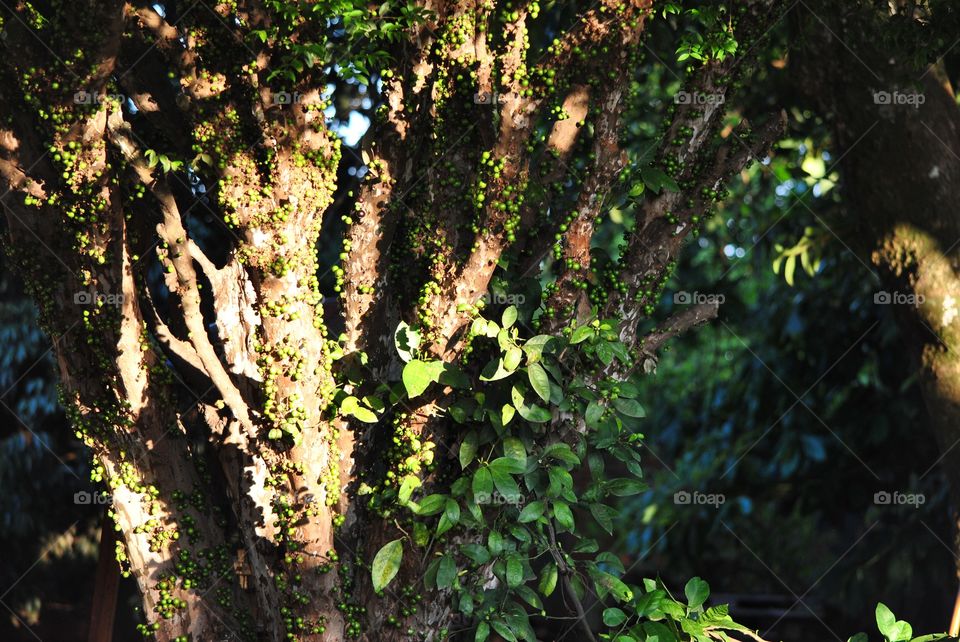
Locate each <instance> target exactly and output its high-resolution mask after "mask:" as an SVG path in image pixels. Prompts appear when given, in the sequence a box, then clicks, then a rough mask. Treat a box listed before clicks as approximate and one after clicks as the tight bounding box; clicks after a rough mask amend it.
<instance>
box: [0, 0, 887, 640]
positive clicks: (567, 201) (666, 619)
mask: <svg viewBox="0 0 960 642" xmlns="http://www.w3.org/2000/svg"><path fill="white" fill-rule="evenodd" d="M781 4H782V3H780V2H778V1H777V0H755V1H751V2H742V3H736V4H732V5H729V6H728V5H722V4H717V5H711V6H709V7H688V6H686V5H685V4H684V5H683V6H681V4H680V3H654V2H652V1H651V0H630V1H628V2H614V1H612V0H602V1H601V2H599V3H595V4H594V5H590V6H587V5H584V4H582V3H576V2H570V3H563V2H546V1H544V2H537V1H530V2H527V1H520V0H507V1H502V2H501V1H494V0H478V1H470V2H446V1H444V0H428V1H426V2H391V1H388V2H383V3H379V4H377V3H367V2H356V1H346V0H341V1H334V0H319V1H302V2H295V1H292V0H230V1H224V2H212V3H209V4H208V3H206V2H203V1H201V2H198V3H194V4H192V5H188V4H187V3H183V2H166V3H146V2H121V1H119V0H97V1H95V2H94V1H93V0H74V1H73V2H64V1H63V0H35V1H32V2H28V1H26V0H17V1H15V2H5V3H3V12H2V13H0V20H2V23H0V29H2V35H3V38H2V40H0V49H2V51H3V63H2V64H0V81H2V83H3V87H4V90H3V92H2V93H0V110H2V111H0V113H2V118H3V120H2V124H0V186H2V188H3V190H4V192H5V195H4V197H3V199H2V202H3V209H4V212H5V215H6V219H7V222H8V232H9V234H8V236H9V242H8V243H7V245H6V247H7V250H8V251H9V253H10V254H11V255H12V257H13V258H14V259H15V261H16V263H17V264H18V266H19V268H20V270H21V273H22V274H23V275H24V277H25V279H26V281H27V284H28V287H29V289H30V291H31V294H32V296H33V297H34V299H35V300H36V302H37V304H38V306H39V308H40V310H41V316H42V320H43V323H44V327H45V329H46V331H47V332H48V333H49V335H50V336H51V338H52V339H53V341H54V346H55V350H56V355H57V359H58V363H59V366H60V373H61V377H62V391H61V397H62V403H63V404H64V406H65V407H66V408H68V411H69V413H70V418H71V420H72V422H73V425H74V426H75V430H76V435H77V437H78V438H79V439H81V440H83V442H84V443H85V444H86V445H87V446H89V448H90V451H91V453H92V455H93V457H94V476H95V478H96V480H97V481H102V482H104V483H105V484H106V485H107V486H108V488H109V489H110V492H111V494H112V508H111V511H110V517H111V519H112V520H113V523H114V525H115V528H116V529H117V530H118V531H119V532H120V533H121V534H122V540H123V542H122V544H121V545H119V546H118V549H117V559H118V561H119V562H120V564H121V565H122V567H123V569H124V572H125V573H130V574H132V575H133V576H134V577H135V578H136V580H137V582H138V585H139V588H140V590H141V592H142V595H143V602H144V613H145V616H146V621H145V622H144V623H143V624H142V625H141V629H142V632H143V633H144V634H145V635H147V636H153V637H154V638H155V639H157V640H177V641H179V640H220V639H234V638H239V639H270V640H280V639H287V640H295V639H298V640H342V639H345V638H359V639H363V640H440V639H453V638H456V637H459V636H462V635H466V636H468V638H467V639H469V638H470V637H471V636H472V639H475V640H478V641H482V640H485V639H487V638H488V637H489V636H491V635H492V634H493V633H496V634H497V635H499V636H500V637H501V638H503V639H505V640H519V639H523V640H528V641H532V640H534V634H533V631H532V628H531V624H530V621H529V618H530V616H531V614H532V615H534V616H535V615H537V614H539V613H542V612H543V611H544V609H545V606H544V604H543V600H544V599H545V598H547V597H549V596H551V594H553V593H554V592H556V591H560V592H561V593H562V594H563V596H564V598H565V599H566V600H568V601H569V603H571V604H572V607H571V608H572V609H573V610H574V611H575V616H574V617H573V618H572V620H571V621H573V622H576V621H579V622H580V624H579V625H578V626H580V627H581V628H580V629H579V631H578V633H577V635H582V636H586V637H587V638H588V639H604V640H616V641H618V642H627V641H629V640H661V641H662V640H680V639H683V640H688V639H695V640H725V639H730V637H729V635H730V634H737V635H740V636H746V637H748V638H752V639H759V638H758V637H757V635H756V634H755V633H753V632H751V631H750V630H749V629H747V628H745V627H743V626H741V625H739V624H736V623H735V622H734V620H733V619H732V618H731V617H730V615H729V614H728V613H727V611H726V609H725V607H722V606H709V607H708V606H707V604H706V600H707V598H708V595H709V589H708V587H707V585H706V583H705V582H703V581H702V580H700V579H697V578H694V579H692V580H690V582H688V583H687V584H686V586H685V587H684V597H683V598H682V599H681V598H679V597H677V596H676V595H675V594H674V592H672V590H671V589H670V588H669V587H667V586H665V585H664V584H663V583H662V582H661V581H659V580H657V579H647V580H644V581H643V583H642V584H633V583H631V582H629V581H628V580H627V579H625V578H624V570H625V569H624V568H623V565H622V562H621V560H620V559H619V557H618V556H616V555H614V554H611V553H609V552H602V551H601V545H600V543H599V542H598V541H597V540H596V539H594V538H593V537H591V532H596V527H599V529H600V530H601V531H607V532H610V531H611V530H612V528H613V526H614V523H615V519H616V513H615V511H614V510H613V509H612V508H611V507H610V506H609V505H608V504H607V502H606V500H608V499H609V498H610V497H620V496H625V495H629V494H633V493H636V492H639V491H640V490H641V489H642V488H643V482H642V481H641V479H642V468H641V456H640V452H639V450H638V447H639V444H640V443H641V442H642V439H643V435H642V431H643V430H648V429H651V428H647V427H645V426H644V422H643V408H642V407H641V406H640V405H639V403H638V402H637V401H636V397H637V394H638V390H639V388H640V387H641V386H643V385H644V377H645V374H646V373H649V372H651V371H652V370H654V369H655V368H656V362H657V353H658V351H659V350H660V349H661V348H662V346H663V345H664V343H665V342H667V341H668V340H669V339H671V338H672V337H674V336H676V335H678V334H679V333H681V332H684V331H686V330H688V329H690V328H692V327H694V326H696V325H697V324H700V323H704V322H706V321H708V320H709V319H711V318H712V317H713V316H714V315H715V314H716V304H715V303H707V304H698V305H694V306H690V307H688V308H685V309H684V310H682V311H681V312H680V313H679V314H678V315H676V316H674V317H671V318H668V319H666V320H658V319H657V317H656V313H657V312H658V307H657V302H658V300H659V297H660V295H661V293H662V289H663V287H664V283H665V281H666V279H667V278H668V276H669V275H670V273H671V271H672V270H673V268H674V267H675V259H676V257H677V255H678V253H679V252H680V251H681V247H682V244H683V242H684V241H685V240H686V239H687V238H689V237H691V236H694V237H695V236H696V235H697V234H698V233H699V230H700V229H701V226H702V225H703V224H704V222H705V221H706V220H707V219H708V217H709V216H710V214H711V208H712V206H713V205H714V204H715V203H716V202H718V201H719V200H721V199H723V198H724V196H725V191H724V188H723V183H724V181H725V180H726V179H727V178H728V177H730V176H732V175H735V174H736V173H738V172H739V171H740V170H742V169H743V168H744V167H745V166H746V165H747V164H748V163H750V162H752V161H754V160H755V159H756V158H758V157H762V156H764V155H765V154H766V153H767V150H768V148H769V147H770V145H771V143H772V141H773V140H774V139H775V138H776V136H777V135H778V133H779V130H780V128H781V118H780V116H779V115H777V114H776V113H772V114H769V115H767V116H765V117H761V118H760V119H759V120H758V122H757V124H756V126H752V125H751V124H750V123H748V122H747V120H746V118H744V117H743V114H742V113H739V111H738V108H737V107H736V102H735V100H736V93H737V89H738V88H739V87H740V86H741V85H742V83H743V82H744V80H745V79H747V78H749V75H750V74H751V73H752V70H753V68H754V63H755V62H756V60H755V58H756V56H757V55H758V52H760V51H762V47H757V46H756V45H757V44H758V42H759V40H760V39H761V38H763V36H764V34H765V33H767V31H768V29H769V28H770V27H771V25H772V24H773V21H774V20H775V19H776V18H777V17H778V16H779V13H780V12H781V11H782V10H783V7H782V6H781ZM658 25H659V26H658ZM654 29H659V33H660V34H661V37H667V38H669V39H670V40H671V45H670V46H671V47H672V48H674V49H675V50H676V51H675V52H670V51H667V53H666V54H665V55H667V56H674V58H675V59H676V60H677V61H678V62H679V64H680V68H681V71H682V72H683V73H685V75H684V77H682V78H681V77H679V76H678V77H677V78H676V80H674V79H672V78H669V77H664V75H663V73H662V72H663V71H664V70H665V69H668V65H666V63H662V62H660V61H659V60H653V61H651V60H648V59H647V58H648V52H650V51H653V49H652V48H651V45H650V42H648V40H649V39H650V33H651V31H652V30H654ZM664 34H666V35H664ZM670 73H673V72H672V71H671V72H670ZM661 84H663V85H667V86H670V88H671V91H675V92H676V99H675V100H674V101H673V102H672V103H671V104H651V103H650V101H649V100H648V94H647V92H648V90H649V89H650V88H651V87H654V86H656V87H659V86H660V85H661ZM351 100H353V101H355V102H353V103H351V102H350V101H351ZM341 101H346V102H347V103H348V104H351V105H353V106H354V107H356V106H357V105H362V104H364V103H369V104H368V105H367V106H366V107H363V108H362V109H365V110H366V111H367V113H369V114H370V115H371V117H372V119H373V123H372V125H371V128H370V131H369V132H368V133H367V134H366V136H365V138H364V142H363V144H362V150H361V151H360V157H361V158H362V163H360V164H355V163H352V162H351V161H350V158H349V156H350V154H347V153H346V152H347V151H349V152H350V153H352V152H353V150H352V149H349V148H348V147H346V146H345V145H344V143H343V141H342V139H341V136H340V135H339V133H338V128H337V127H336V126H335V117H336V116H337V115H338V114H339V115H342V112H343V104H341ZM358 108H359V107H358ZM347 168H349V170H350V171H347ZM341 230H342V233H341ZM331 239H334V240H335V242H336V243H337V244H339V248H338V249H339V252H338V253H337V254H338V260H336V261H335V262H333V263H328V262H322V261H321V259H320V256H321V253H320V252H318V248H321V249H322V248H329V247H330V246H331V244H332V243H331ZM601 239H607V240H609V239H613V241H612V242H604V243H601ZM611 248H612V249H611ZM330 273H332V274H333V279H331V280H330V282H331V287H330V288H329V289H328V290H327V291H326V292H324V290H323V288H322V284H323V283H326V282H327V275H328V274H330ZM325 295H326V296H325ZM334 328H336V329H335V330H334ZM597 603H603V606H604V608H603V609H602V621H603V625H604V628H603V630H602V631H600V632H597V633H595V632H593V631H592V630H591V629H590V628H589V627H588V626H587V621H586V619H585V616H586V614H587V611H588V610H589V609H591V608H592V605H593V604H597ZM891 639H892V638H891Z"/></svg>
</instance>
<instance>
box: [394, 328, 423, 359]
mask: <svg viewBox="0 0 960 642" xmlns="http://www.w3.org/2000/svg"><path fill="white" fill-rule="evenodd" d="M393 342H394V345H396V346H397V353H398V354H399V355H400V359H401V360H403V362H404V363H406V362H408V361H410V360H411V359H413V355H414V353H415V352H416V351H417V348H419V347H420V333H418V332H417V331H416V330H414V329H413V328H411V327H410V326H409V325H407V324H406V323H405V322H404V321H401V322H400V325H398V326H397V331H396V332H394V334H393Z"/></svg>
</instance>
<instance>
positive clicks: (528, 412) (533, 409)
mask: <svg viewBox="0 0 960 642" xmlns="http://www.w3.org/2000/svg"><path fill="white" fill-rule="evenodd" d="M517 412H519V413H520V416H521V417H523V418H524V419H526V420H527V421H529V422H530V423H532V424H542V423H546V422H548V421H550V419H551V418H552V417H553V415H551V414H550V411H549V410H547V409H546V408H544V407H543V406H538V405H537V404H529V405H526V404H524V405H523V406H518V407H517Z"/></svg>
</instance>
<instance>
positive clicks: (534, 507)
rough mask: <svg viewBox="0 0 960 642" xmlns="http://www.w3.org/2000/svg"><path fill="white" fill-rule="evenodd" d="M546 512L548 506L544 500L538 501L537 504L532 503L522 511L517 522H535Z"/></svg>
mask: <svg viewBox="0 0 960 642" xmlns="http://www.w3.org/2000/svg"><path fill="white" fill-rule="evenodd" d="M544 510H546V504H545V503H544V502H543V501H542V500H539V499H538V500H537V501H535V502H530V503H529V504H527V505H526V506H524V507H523V510H522V511H520V516H519V517H517V521H518V522H520V523H521V524H526V523H528V522H535V521H537V520H538V519H540V517H541V516H542V515H543V512H544Z"/></svg>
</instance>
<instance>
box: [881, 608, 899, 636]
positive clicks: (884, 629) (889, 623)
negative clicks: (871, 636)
mask: <svg viewBox="0 0 960 642" xmlns="http://www.w3.org/2000/svg"><path fill="white" fill-rule="evenodd" d="M896 623H897V618H896V617H895V616H894V615H893V612H892V611H891V610H890V609H889V608H887V605H886V604H884V603H883V602H879V603H878V604H877V628H878V629H879V630H880V633H882V634H883V635H884V637H886V638H888V639H891V635H890V634H891V633H893V627H894V626H895V625H896Z"/></svg>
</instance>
